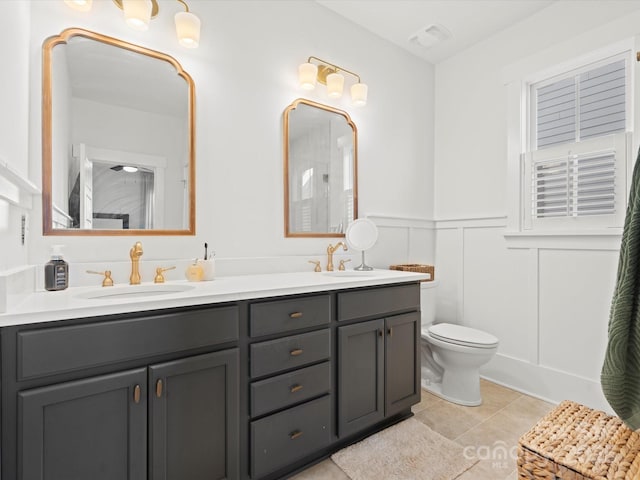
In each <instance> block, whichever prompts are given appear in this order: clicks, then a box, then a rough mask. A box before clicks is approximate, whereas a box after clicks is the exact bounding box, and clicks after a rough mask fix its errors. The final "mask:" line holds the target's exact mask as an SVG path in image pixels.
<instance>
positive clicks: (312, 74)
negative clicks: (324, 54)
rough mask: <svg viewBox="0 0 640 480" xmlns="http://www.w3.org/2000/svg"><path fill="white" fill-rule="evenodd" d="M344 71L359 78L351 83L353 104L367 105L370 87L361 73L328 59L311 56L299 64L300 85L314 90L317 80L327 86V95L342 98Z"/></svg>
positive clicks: (358, 105)
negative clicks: (363, 80)
mask: <svg viewBox="0 0 640 480" xmlns="http://www.w3.org/2000/svg"><path fill="white" fill-rule="evenodd" d="M314 62H315V63H314ZM343 72H344V73H347V74H349V75H351V76H353V77H355V78H356V80H357V82H356V83H354V84H353V85H351V104H352V105H354V106H357V107H361V106H364V105H366V104H367V93H368V87H367V84H366V83H362V81H361V80H360V75H358V74H357V73H353V72H351V71H349V70H347V69H345V68H342V67H339V66H338V65H334V64H333V63H329V62H327V61H326V60H321V59H319V58H318V57H313V56H311V57H309V58H308V59H307V62H306V63H302V64H301V65H299V66H298V81H299V83H300V87H301V88H304V89H305V90H313V89H314V88H315V86H316V82H320V83H322V84H323V85H326V86H327V95H328V96H329V97H331V98H340V97H341V96H342V91H343V89H344V75H343V74H342V73H343Z"/></svg>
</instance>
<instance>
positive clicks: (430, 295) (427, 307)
mask: <svg viewBox="0 0 640 480" xmlns="http://www.w3.org/2000/svg"><path fill="white" fill-rule="evenodd" d="M437 290H438V280H433V281H431V282H420V317H421V320H420V323H421V324H422V330H425V329H426V328H429V327H430V326H431V325H432V324H433V322H434V321H435V319H436V291H437Z"/></svg>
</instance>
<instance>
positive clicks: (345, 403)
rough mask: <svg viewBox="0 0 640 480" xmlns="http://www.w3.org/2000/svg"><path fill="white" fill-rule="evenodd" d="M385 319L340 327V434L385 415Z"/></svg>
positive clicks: (373, 421)
mask: <svg viewBox="0 0 640 480" xmlns="http://www.w3.org/2000/svg"><path fill="white" fill-rule="evenodd" d="M383 329H384V320H383V319H379V320H371V321H368V322H362V323H357V324H355V325H349V326H346V327H340V328H338V342H339V343H338V365H339V367H338V382H339V384H338V435H339V436H340V437H345V436H347V435H350V434H352V433H355V432H358V431H360V430H362V429H363V428H365V427H367V426H369V425H372V424H374V423H376V422H378V421H380V420H382V419H383V418H384V341H383V340H384V339H383Z"/></svg>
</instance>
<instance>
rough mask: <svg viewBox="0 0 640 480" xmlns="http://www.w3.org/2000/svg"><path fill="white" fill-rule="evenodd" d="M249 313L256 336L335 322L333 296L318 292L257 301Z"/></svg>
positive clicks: (252, 332)
mask: <svg viewBox="0 0 640 480" xmlns="http://www.w3.org/2000/svg"><path fill="white" fill-rule="evenodd" d="M249 315H250V317H249V334H250V335H251V336H252V337H259V336H261V335H269V334H272V333H280V332H288V331H291V330H298V329H301V328H307V327H313V326H316V325H325V324H328V323H329V322H330V321H331V298H330V297H329V295H317V296H313V297H304V298H294V299H290V300H275V301H270V302H260V303H254V304H252V305H251V306H250V313H249Z"/></svg>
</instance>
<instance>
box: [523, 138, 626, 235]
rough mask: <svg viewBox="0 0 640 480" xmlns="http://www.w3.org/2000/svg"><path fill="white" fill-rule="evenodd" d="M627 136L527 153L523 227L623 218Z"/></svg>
mask: <svg viewBox="0 0 640 480" xmlns="http://www.w3.org/2000/svg"><path fill="white" fill-rule="evenodd" d="M629 141H630V135H627V134H624V133H622V134H616V135H607V136H603V137H597V138H593V139H589V140H585V141H583V142H579V143H575V144H569V145H563V146H557V147H552V148H547V149H542V150H537V151H535V152H531V153H529V154H528V155H527V156H526V159H525V165H526V168H525V171H526V175H527V177H528V181H527V184H526V188H525V190H526V193H525V195H526V197H525V198H527V199H528V200H529V202H528V203H529V204H530V209H529V212H527V215H526V219H527V226H528V227H529V228H532V227H536V226H545V227H551V228H554V227H559V228H562V227H564V228H566V227H567V224H566V223H564V222H566V219H567V218H573V219H576V218H579V217H580V218H587V217H590V218H591V219H590V220H582V221H583V222H584V223H586V224H588V225H589V226H592V227H595V226H602V225H603V224H611V223H612V222H613V223H614V224H618V223H620V222H621V221H623V220H624V203H625V195H626V192H625V182H624V180H623V179H624V178H625V175H624V168H625V165H626V152H627V149H628V142H629Z"/></svg>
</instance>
